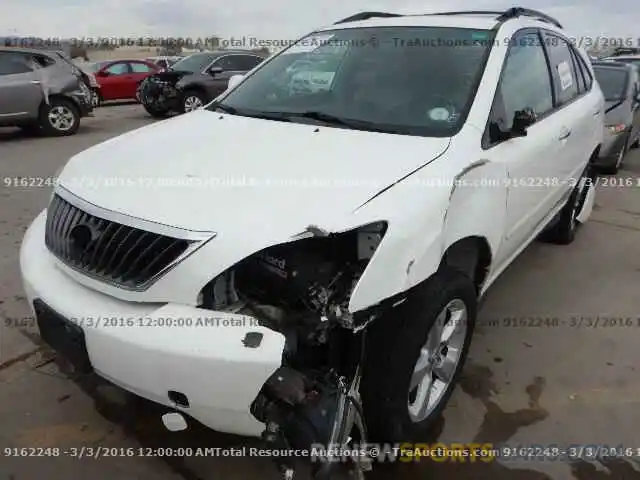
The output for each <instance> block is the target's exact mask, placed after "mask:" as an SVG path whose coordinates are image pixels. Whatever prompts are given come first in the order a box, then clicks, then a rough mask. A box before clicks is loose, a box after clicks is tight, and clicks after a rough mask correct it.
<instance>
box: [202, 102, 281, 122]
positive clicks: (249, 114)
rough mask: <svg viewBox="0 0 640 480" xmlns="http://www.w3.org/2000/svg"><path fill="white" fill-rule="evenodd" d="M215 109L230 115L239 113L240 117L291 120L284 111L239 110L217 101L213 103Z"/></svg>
mask: <svg viewBox="0 0 640 480" xmlns="http://www.w3.org/2000/svg"><path fill="white" fill-rule="evenodd" d="M213 108H214V109H215V110H222V111H223V112H226V113H228V114H230V115H238V116H240V117H250V118H261V119H263V120H278V121H281V122H290V121H291V120H289V118H287V116H286V115H285V114H284V113H282V112H251V111H246V110H238V109H237V108H235V107H231V106H229V105H225V104H223V103H217V104H214V105H213Z"/></svg>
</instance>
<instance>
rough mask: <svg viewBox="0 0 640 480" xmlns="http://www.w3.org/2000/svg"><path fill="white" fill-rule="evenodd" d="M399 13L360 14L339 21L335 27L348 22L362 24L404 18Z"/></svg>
mask: <svg viewBox="0 0 640 480" xmlns="http://www.w3.org/2000/svg"><path fill="white" fill-rule="evenodd" d="M403 16H404V15H401V14H399V13H387V12H360V13H356V14H355V15H351V16H350V17H346V18H343V19H342V20H338V21H337V22H335V23H334V25H338V24H340V23H348V22H361V21H363V20H369V19H370V18H393V17H403Z"/></svg>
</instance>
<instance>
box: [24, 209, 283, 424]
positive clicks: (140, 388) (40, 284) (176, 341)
mask: <svg viewBox="0 0 640 480" xmlns="http://www.w3.org/2000/svg"><path fill="white" fill-rule="evenodd" d="M45 217H46V214H45V212H44V211H43V212H42V213H41V214H40V215H39V216H38V217H37V218H36V220H35V221H34V222H33V224H32V225H31V226H30V227H29V229H28V230H27V233H26V235H25V238H24V243H23V246H22V250H21V255H20V268H21V270H22V272H23V276H24V289H25V292H26V294H27V298H28V300H29V304H31V303H32V302H33V300H34V299H35V298H40V299H42V300H43V301H45V302H47V303H48V304H49V305H50V306H51V307H52V308H53V309H54V310H56V311H57V312H58V313H60V314H61V315H65V316H66V317H67V318H70V319H72V320H73V321H75V322H76V323H78V324H80V325H81V326H85V327H86V328H85V335H86V338H87V349H88V351H89V357H90V359H91V361H92V363H93V365H95V368H96V371H97V372H98V373H99V374H100V375H101V376H103V377H105V378H107V379H108V380H111V381H112V382H113V383H115V384H117V385H119V386H121V387H122V388H125V389H126V390H129V391H132V392H134V393H136V394H138V395H140V396H142V397H144V398H148V399H150V400H153V401H155V402H158V403H160V404H163V405H167V406H171V407H176V406H175V405H174V404H173V403H172V402H170V401H169V398H168V395H167V393H168V390H176V391H180V392H183V393H185V394H186V395H187V396H188V398H189V400H190V403H191V405H190V407H189V408H188V409H187V410H188V413H189V415H190V416H192V417H193V418H195V419H197V420H199V421H200V422H202V423H204V424H205V425H208V426H209V427H211V428H214V429H216V430H219V431H222V432H230V433H236V434H240V435H252V436H258V435H259V434H260V432H261V431H262V429H263V425H262V424H261V423H260V422H258V421H257V420H256V419H255V418H253V417H252V416H251V415H250V413H249V406H250V404H251V402H252V401H253V399H254V398H255V397H256V395H257V393H258V391H259V390H260V387H261V386H262V384H263V383H264V382H265V381H266V380H267V378H268V377H269V375H271V374H272V373H273V371H274V370H275V369H276V368H278V367H279V366H280V363H281V361H282V350H283V348H284V337H283V336H282V334H280V333H277V332H274V331H273V330H269V329H267V328H264V327H260V326H256V325H255V324H252V322H251V321H250V320H249V319H247V318H246V317H245V316H238V315H233V314H230V313H223V312H220V313H213V312H210V311H207V310H202V309H197V308H194V307H189V306H186V305H180V304H177V303H168V304H165V305H162V304H152V303H133V302H124V301H121V300H118V299H116V298H114V297H112V296H110V295H104V294H102V293H99V292H97V291H95V290H92V289H90V288H86V287H85V286H83V285H80V284H79V283H78V282H76V281H75V280H73V279H71V278H70V277H69V276H68V275H66V274H65V273H63V272H62V271H61V270H60V269H59V268H58V267H57V264H56V263H55V262H54V261H53V258H52V256H51V255H50V254H49V252H48V250H47V249H46V247H45V245H44V244H43V242H42V237H43V235H44V224H45ZM113 318H116V319H118V321H117V322H116V324H109V323H108V322H109V320H108V319H113ZM133 318H143V319H144V323H142V324H140V325H136V326H128V325H126V324H125V325H119V324H118V323H119V322H120V321H122V320H124V321H125V323H126V320H128V319H133ZM202 318H210V319H219V321H218V323H217V324H216V325H217V326H212V325H211V324H206V323H205V324H204V326H197V319H202ZM160 319H173V320H175V321H178V319H192V320H193V321H192V325H191V326H185V327H176V326H165V327H163V326H160V322H161V320H160ZM89 322H91V327H87V325H89ZM225 322H227V324H228V326H223V325H225ZM248 332H260V333H262V334H263V335H264V337H263V339H262V342H261V343H260V346H259V347H258V348H246V347H244V346H243V344H242V339H243V338H244V336H245V334H246V333H248ZM238 379H242V381H239V380H238ZM176 408H179V407H176Z"/></svg>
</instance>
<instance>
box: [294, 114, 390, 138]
mask: <svg viewBox="0 0 640 480" xmlns="http://www.w3.org/2000/svg"><path fill="white" fill-rule="evenodd" d="M288 115H290V116H292V117H302V118H309V119H311V120H318V121H320V122H323V123H326V124H327V125H335V126H337V127H345V128H350V129H353V130H364V131H368V132H381V133H399V132H400V131H401V130H400V129H399V128H394V127H392V126H388V127H387V126H385V127H383V126H380V125H378V124H377V123H374V122H369V121H366V120H352V119H349V118H342V117H338V116H336V115H331V114H330V113H324V112H318V111H315V110H309V111H306V112H301V113H289V114H288Z"/></svg>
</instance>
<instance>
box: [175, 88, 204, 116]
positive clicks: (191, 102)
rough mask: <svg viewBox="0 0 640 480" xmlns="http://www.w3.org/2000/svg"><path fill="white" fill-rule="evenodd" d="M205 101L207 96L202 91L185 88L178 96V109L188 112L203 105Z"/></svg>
mask: <svg viewBox="0 0 640 480" xmlns="http://www.w3.org/2000/svg"><path fill="white" fill-rule="evenodd" d="M207 103H208V101H207V97H206V96H205V94H204V93H202V92H200V91H198V90H193V89H190V90H185V91H184V93H183V94H182V96H181V97H180V111H181V112H182V113H189V112H192V111H193V110H197V109H198V108H201V107H203V106H205V105H206V104H207Z"/></svg>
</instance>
